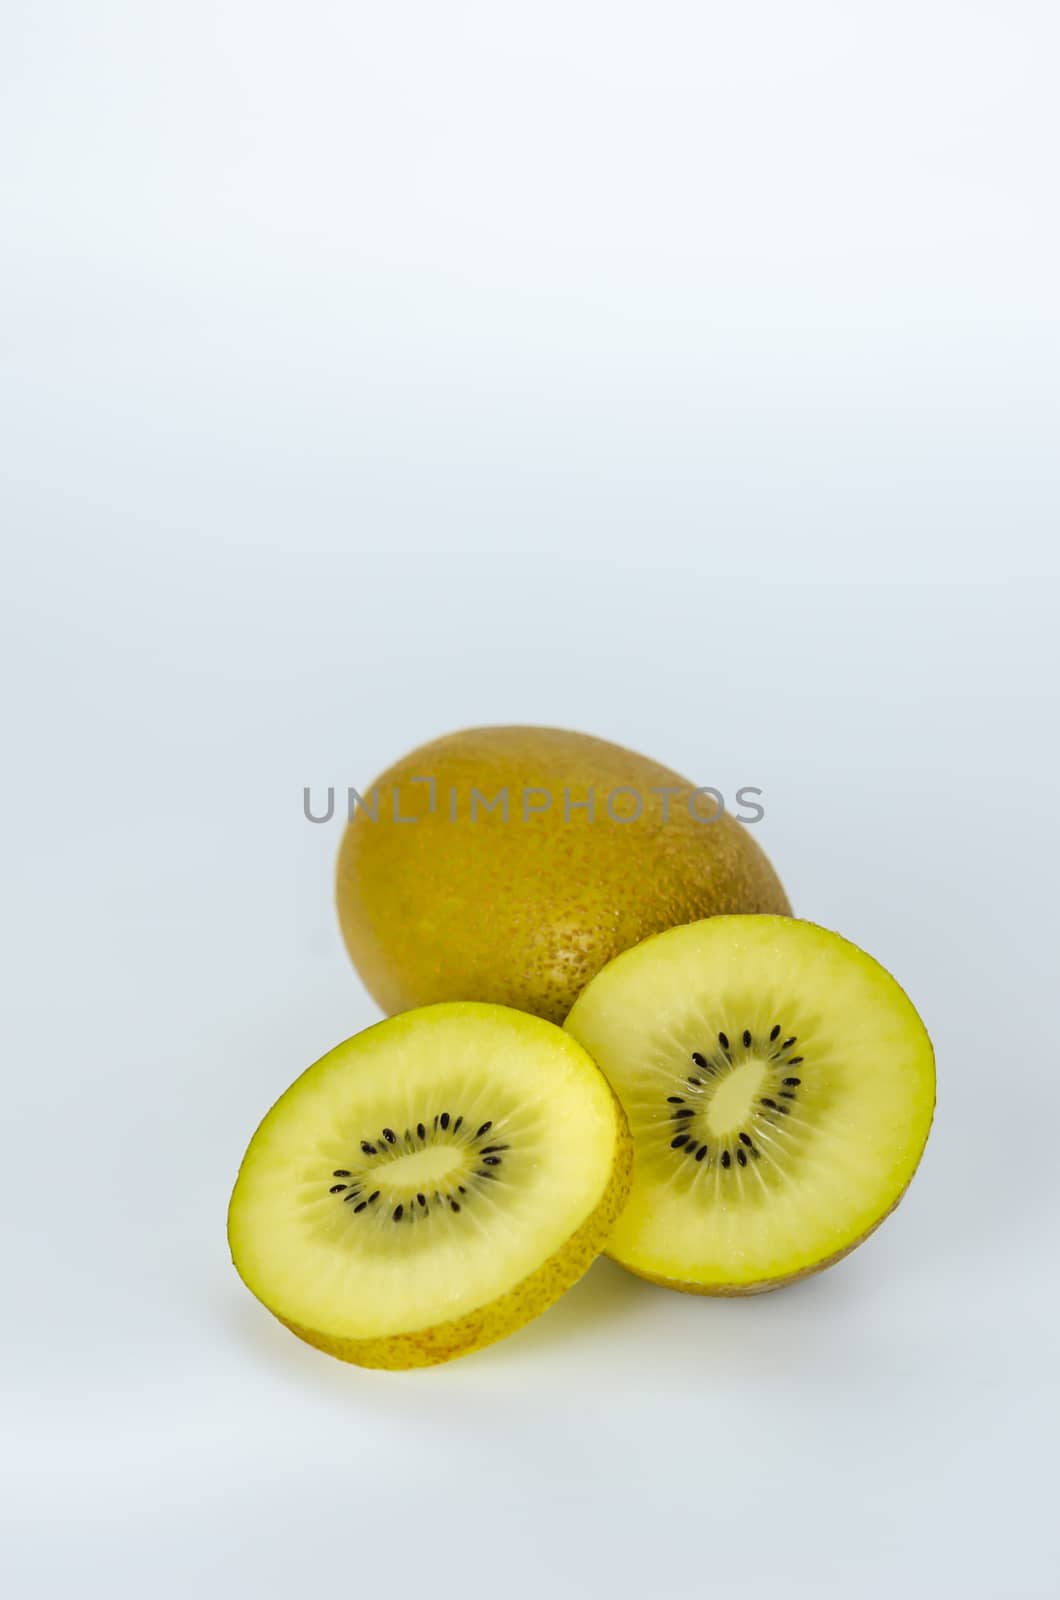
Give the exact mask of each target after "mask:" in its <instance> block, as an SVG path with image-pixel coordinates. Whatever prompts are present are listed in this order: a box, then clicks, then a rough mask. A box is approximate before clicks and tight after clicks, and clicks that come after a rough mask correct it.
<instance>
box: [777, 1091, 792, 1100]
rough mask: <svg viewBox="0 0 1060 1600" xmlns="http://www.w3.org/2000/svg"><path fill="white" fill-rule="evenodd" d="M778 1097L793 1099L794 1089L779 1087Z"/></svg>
mask: <svg viewBox="0 0 1060 1600" xmlns="http://www.w3.org/2000/svg"><path fill="white" fill-rule="evenodd" d="M780 1098H781V1099H782V1100H794V1098H795V1093H794V1090H792V1089H781V1091H780Z"/></svg>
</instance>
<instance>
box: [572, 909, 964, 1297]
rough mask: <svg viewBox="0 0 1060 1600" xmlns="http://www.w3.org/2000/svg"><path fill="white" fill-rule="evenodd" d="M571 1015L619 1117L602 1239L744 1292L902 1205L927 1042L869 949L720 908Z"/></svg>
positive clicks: (836, 1247) (808, 1266) (647, 1268)
mask: <svg viewBox="0 0 1060 1600" xmlns="http://www.w3.org/2000/svg"><path fill="white" fill-rule="evenodd" d="M566 1027H567V1030H568V1031H569V1032H570V1033H572V1034H573V1036H574V1037H575V1038H576V1039H577V1040H579V1041H580V1043H581V1044H583V1045H584V1046H585V1047H586V1049H587V1050H588V1051H589V1052H590V1053H591V1054H592V1056H593V1057H594V1058H595V1060H596V1061H597V1062H598V1063H599V1064H600V1066H601V1067H602V1069H603V1071H604V1072H605V1073H606V1075H607V1077H608V1078H609V1080H610V1082H611V1084H612V1086H613V1088H614V1089H615V1092H616V1093H617V1094H618V1096H619V1099H620V1100H621V1101H622V1104H623V1106H624V1107H625V1109H626V1114H627V1116H628V1118H629V1123H630V1128H631V1131H632V1133H633V1139H634V1148H635V1152H636V1158H635V1173H634V1183H633V1190H632V1193H631V1195H630V1199H629V1203H628V1205H627V1206H626V1208H625V1210H624V1211H623V1213H622V1215H621V1216H620V1217H619V1219H618V1221H617V1223H616V1225H615V1228H614V1231H613V1232H612V1234H611V1238H610V1240H609V1242H608V1247H607V1253H608V1254H609V1255H610V1256H612V1257H613V1258H614V1259H615V1260H616V1261H618V1262H620V1263H621V1264H622V1265H623V1266H625V1267H628V1268H630V1270H631V1271H633V1272H636V1273H639V1274H641V1276H643V1277H646V1278H650V1279H652V1280H653V1281H655V1282H657V1283H662V1284H666V1285H668V1286H669V1287H672V1288H675V1289H682V1290H686V1291H688V1292H690V1293H696V1294H717V1295H736V1294H751V1293H754V1292H756V1291H759V1290H763V1289H772V1288H776V1287H778V1286H779V1285H781V1284H784V1283H789V1282H791V1281H792V1280H793V1279H795V1278H799V1277H802V1276H803V1275H805V1274H806V1273H810V1272H816V1271H818V1270H819V1269H820V1268H822V1267H826V1266H829V1265H830V1264H831V1263H832V1262H834V1261H838V1260H839V1258H840V1257H841V1256H844V1255H846V1253H847V1252H848V1251H850V1250H852V1249H853V1248H854V1247H855V1246H856V1245H858V1244H860V1243H861V1241H862V1240H863V1239H865V1238H866V1237H867V1235H868V1234H870V1233H871V1232H872V1230H873V1229H874V1228H875V1227H877V1226H878V1224H879V1223H880V1222H882V1221H883V1219H884V1218H885V1217H886V1216H887V1215H888V1213H889V1212H890V1211H892V1210H893V1208H894V1207H895V1206H896V1205H897V1203H898V1201H899V1200H900V1199H901V1197H902V1195H903V1194H904V1192H905V1189H906V1187H907V1185H908V1183H909V1181H910V1179H911V1178H912V1176H913V1173H914V1172H915V1170H916V1167H917V1164H918V1162H919V1160H920V1157H921V1154H922V1152H923V1149H924V1145H925V1143H926V1140H927V1136H928V1131H929V1129H930V1126H931V1119H932V1115H933V1111H934V1104H935V1064H934V1054H933V1051H932V1047H931V1041H930V1040H929V1038H928V1035H927V1033H926V1031H925V1029H924V1025H923V1023H922V1022H921V1020H920V1018H919V1016H918V1015H917V1013H916V1011H915V1010H914V1008H913V1006H912V1004H911V1002H910V1001H909V1000H908V998H907V997H906V995H905V994H904V993H903V991H902V990H901V989H900V988H899V986H898V984H897V983H896V982H895V980H894V979H893V978H892V977H891V976H890V974H889V973H888V972H886V971H885V970H884V969H883V967H881V966H880V965H879V964H878V963H877V962H876V961H874V960H873V959H872V958H871V957H870V956H867V955H866V954H865V953H864V952H863V951H862V950H859V949H858V948H857V946H856V945H853V944H850V943H849V942H848V941H847V940H846V939H842V938H840V937H839V935H838V934H835V933H829V932H827V931H826V930H825V929H823V928H818V927H816V926H814V925H813V924H812V923H809V922H802V921H796V920H794V919H792V918H790V917H775V916H721V917H712V918H710V919H709V920H707V921H704V922H696V923H692V924H689V925H687V926H685V927H680V928H673V929H671V930H669V931H668V932H665V933H661V934H658V935H657V936H656V937H654V938H651V939H647V940H645V941H644V943H643V944H640V945H638V946H637V947H636V948H635V949H632V950H628V951H626V952H625V953H624V954H622V955H620V956H618V957H617V958H616V959H615V960H614V961H612V962H611V963H610V964H609V965H608V966H607V967H605V968H604V970H603V971H602V972H600V973H599V974H598V975H597V977H595V978H594V979H593V980H592V982H591V983H590V984H589V985H588V987H587V988H586V989H585V990H584V992H583V993H582V995H581V997H580V998H579V999H578V1001H577V1002H576V1004H575V1006H574V1009H573V1010H572V1012H571V1014H570V1016H569V1017H568V1019H567V1023H566Z"/></svg>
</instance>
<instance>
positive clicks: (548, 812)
mask: <svg viewBox="0 0 1060 1600" xmlns="http://www.w3.org/2000/svg"><path fill="white" fill-rule="evenodd" d="M362 798H363V800H364V802H365V804H364V805H363V806H362V805H359V804H357V802H356V801H355V802H354V815H353V819H352V821H351V822H350V825H349V827H348V828H347V830H346V833H345V835H344V838H343V842H342V847H341V850H340V854H339V863H338V881H337V900H338V912H339V920H340V924H341V927H342V933H343V937H344V939H345V942H346V946H347V948H348V950H349V953H350V955H351V957H352V959H353V962H354V965H355V966H356V967H357V970H358V972H359V973H360V975H361V977H362V979H363V980H364V983H365V985H366V987H367V988H368V990H369V992H370V993H371V994H372V995H373V997H374V998H375V999H376V1000H377V1001H378V1003H379V1005H380V1006H381V1007H382V1008H383V1010H384V1011H388V1012H394V1011H402V1010H406V1009H408V1008H409V1007H413V1006H421V1005H427V1004H431V1003H433V1002H436V1001H444V1000H458V999H473V1000H485V1001H494V1002H497V1003H500V1004H503V1005H509V1006H515V1007H518V1008H519V1009H520V1010H524V1011H530V1012H534V1013H536V1014H537V1015H539V1016H542V1017H547V1018H549V1019H550V1020H552V1021H555V1022H562V1020H563V1018H564V1017H565V1016H566V1015H567V1012H568V1011H569V1010H570V1008H571V1006H572V1005H573V1003H574V1001H575V999H576V997H577V995H578V994H579V992H580V991H581V989H582V988H583V987H584V985H585V984H586V983H587V982H588V981H589V979H590V978H592V977H593V976H594V974H595V973H597V972H598V971H599V970H600V969H601V968H602V967H603V966H605V965H606V963H607V962H608V961H610V960H611V959H612V958H613V957H614V956H616V955H618V954H619V953H620V952H621V951H623V950H626V949H628V948H629V947H630V946H631V945H635V944H637V943H638V942H639V941H640V940H642V939H644V938H646V937H647V936H649V935H650V934H654V933H658V932H660V931H662V930H663V929H665V928H669V927H673V926H674V925H676V924H678V923H685V922H692V921H695V920H697V919H699V918H702V917H708V916H715V915H718V914H724V913H731V912H774V913H778V914H788V913H790V910H791V908H790V906H789V904H788V900H787V897H786V895H785V893H784V890H783V888H782V887H781V885H780V882H779V881H778V879H777V877H776V874H775V873H774V871H773V869H772V867H771V866H770V864H769V861H768V859H767V858H766V856H765V854H764V853H763V851H762V850H761V848H760V847H759V845H758V844H757V842H756V841H755V839H754V838H753V837H752V835H751V832H750V831H749V829H748V828H747V827H745V826H744V825H743V824H741V823H740V822H738V821H736V820H735V818H734V817H733V816H731V815H730V814H729V813H728V812H727V811H722V810H720V808H719V807H718V804H717V801H716V799H714V798H712V797H711V796H709V795H707V794H706V793H704V792H702V791H701V792H699V793H697V791H696V788H695V786H694V785H693V784H691V783H690V782H689V780H688V779H686V778H682V777H680V776H679V775H678V774H677V773H675V772H672V771H671V770H670V769H669V768H667V767H663V766H660V765H659V764H658V763H657V762H655V761H651V760H649V759H647V758H646V757H644V756H640V755H637V754H635V753H634V752H633V751H630V750H625V749H623V748H622V747H621V746H619V745H615V744H609V743H607V742H606V741H605V740H602V739H595V738H591V737H589V736H588V735H586V734H581V733H573V732H567V731H564V730H562V729H556V728H534V727H495V728H473V729H469V730H467V731H466V732H463V733H454V734H450V735H449V736H447V737H445V738H442V739H437V740H435V741H434V742H433V743H432V744H428V745H424V746H422V747H421V748H420V749H418V750H415V751H413V752H412V753H411V754H410V755H408V756H406V757H405V758H404V759H403V760H401V761H399V762H397V763H396V764H395V765H394V766H392V767H391V768H390V769H389V770H388V771H387V772H385V773H383V774H382V776H381V777H380V778H379V779H377V781H376V782H375V783H374V784H373V785H372V786H371V788H370V789H368V790H366V791H364V793H363V795H362ZM590 805H591V810H590ZM710 818H714V820H707V819H710Z"/></svg>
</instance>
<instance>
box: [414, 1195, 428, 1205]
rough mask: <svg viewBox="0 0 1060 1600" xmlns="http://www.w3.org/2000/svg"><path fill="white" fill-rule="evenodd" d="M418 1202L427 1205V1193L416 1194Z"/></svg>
mask: <svg viewBox="0 0 1060 1600" xmlns="http://www.w3.org/2000/svg"><path fill="white" fill-rule="evenodd" d="M416 1204H417V1205H421V1206H424V1207H426V1205H427V1197H426V1195H422V1194H418V1195H417V1196H416Z"/></svg>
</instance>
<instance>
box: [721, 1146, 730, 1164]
mask: <svg viewBox="0 0 1060 1600" xmlns="http://www.w3.org/2000/svg"><path fill="white" fill-rule="evenodd" d="M721 1164H722V1166H723V1167H731V1166H732V1156H731V1155H730V1154H729V1152H728V1151H727V1150H723V1151H722V1152H721Z"/></svg>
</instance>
